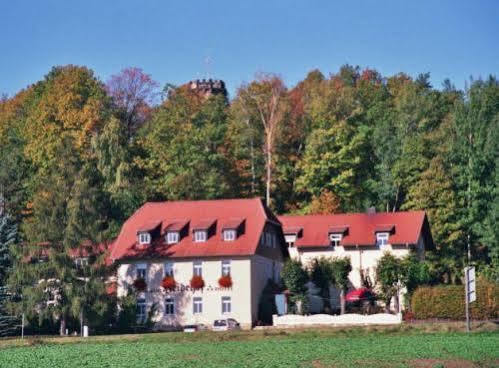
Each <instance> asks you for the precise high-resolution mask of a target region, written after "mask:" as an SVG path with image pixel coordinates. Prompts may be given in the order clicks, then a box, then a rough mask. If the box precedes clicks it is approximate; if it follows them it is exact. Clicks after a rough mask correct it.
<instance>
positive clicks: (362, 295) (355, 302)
mask: <svg viewBox="0 0 499 368" xmlns="http://www.w3.org/2000/svg"><path fill="white" fill-rule="evenodd" d="M375 301H376V294H375V293H374V292H373V291H372V290H371V289H368V288H360V289H355V290H352V291H349V292H348V293H347V295H345V302H346V307H347V309H349V310H350V311H358V312H362V313H365V314H369V313H371V311H372V310H373V308H374V303H375Z"/></svg>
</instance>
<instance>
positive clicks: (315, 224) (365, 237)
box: [279, 211, 434, 248]
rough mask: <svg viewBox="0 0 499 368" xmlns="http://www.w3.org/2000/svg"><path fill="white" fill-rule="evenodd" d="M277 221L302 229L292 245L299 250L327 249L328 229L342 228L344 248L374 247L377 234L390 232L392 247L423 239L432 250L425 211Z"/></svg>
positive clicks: (306, 216)
mask: <svg viewBox="0 0 499 368" xmlns="http://www.w3.org/2000/svg"><path fill="white" fill-rule="evenodd" d="M279 220H280V221H281V223H282V224H283V226H284V228H291V227H302V228H303V233H302V236H301V238H298V239H297V240H296V243H295V246H296V247H298V248H315V247H329V246H330V240H329V238H328V234H329V233H331V229H334V230H335V231H336V230H337V231H339V230H345V228H347V229H348V232H344V236H343V238H342V240H341V242H340V244H341V245H343V246H345V247H350V246H357V245H358V246H370V245H375V244H376V232H377V231H388V232H391V235H390V239H389V242H390V243H391V244H396V245H398V244H404V245H405V244H416V243H417V242H418V239H419V237H420V236H423V237H424V238H425V245H426V247H427V248H433V247H434V245H433V240H432V238H431V232H430V228H429V225H428V220H427V218H426V214H425V212H424V211H409V212H380V213H373V214H367V213H351V214H337V215H305V216H280V217H279ZM387 224H389V225H387ZM380 229H381V230H380ZM339 232H342V231H339Z"/></svg>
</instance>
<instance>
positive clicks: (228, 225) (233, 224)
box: [222, 218, 244, 230]
mask: <svg viewBox="0 0 499 368" xmlns="http://www.w3.org/2000/svg"><path fill="white" fill-rule="evenodd" d="M243 221H244V219H243V218H232V219H229V220H227V221H226V222H225V223H224V224H223V226H222V230H225V229H231V230H234V229H237V228H238V227H239V226H241V224H242V223H243Z"/></svg>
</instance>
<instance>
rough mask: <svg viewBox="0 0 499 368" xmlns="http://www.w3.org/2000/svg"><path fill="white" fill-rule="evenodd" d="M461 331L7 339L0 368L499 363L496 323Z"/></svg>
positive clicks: (1, 345)
mask: <svg viewBox="0 0 499 368" xmlns="http://www.w3.org/2000/svg"><path fill="white" fill-rule="evenodd" d="M442 330H443V331H442ZM446 330H448V332H446ZM460 330H461V326H452V325H447V326H445V327H442V326H439V327H438V328H435V327H434V326H432V325H427V326H399V327H389V328H387V327H385V328H383V327H371V328H352V329H344V328H343V329H340V328H336V329H335V328H329V329H324V328H323V329H307V330H268V331H251V332H248V331H241V332H232V333H213V332H204V333H196V334H184V333H162V334H145V335H120V336H101V337H94V338H89V339H85V340H82V339H77V338H63V339H56V338H45V339H28V340H25V341H23V342H21V341H20V340H6V341H3V342H0V367H31V366H36V367H40V368H41V367H69V366H84V367H137V366H139V367H140V366H145V367H361V366H363V367H411V366H413V367H433V366H437V367H438V366H444V367H445V366H447V364H449V366H453V367H459V366H463V367H475V366H476V367H495V366H498V365H499V332H498V331H497V329H496V328H495V327H494V326H482V328H480V330H481V331H479V332H474V333H472V334H469V335H468V334H465V333H463V332H461V331H460ZM26 345H29V346H26Z"/></svg>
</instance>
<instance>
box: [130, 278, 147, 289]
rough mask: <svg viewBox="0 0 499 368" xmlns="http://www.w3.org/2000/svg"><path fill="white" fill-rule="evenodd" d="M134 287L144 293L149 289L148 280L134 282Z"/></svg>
mask: <svg viewBox="0 0 499 368" xmlns="http://www.w3.org/2000/svg"><path fill="white" fill-rule="evenodd" d="M133 287H134V288H135V289H137V291H144V290H145V289H146V288H147V284H146V280H144V279H136V280H135V281H134V282H133Z"/></svg>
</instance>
